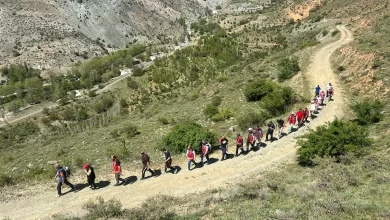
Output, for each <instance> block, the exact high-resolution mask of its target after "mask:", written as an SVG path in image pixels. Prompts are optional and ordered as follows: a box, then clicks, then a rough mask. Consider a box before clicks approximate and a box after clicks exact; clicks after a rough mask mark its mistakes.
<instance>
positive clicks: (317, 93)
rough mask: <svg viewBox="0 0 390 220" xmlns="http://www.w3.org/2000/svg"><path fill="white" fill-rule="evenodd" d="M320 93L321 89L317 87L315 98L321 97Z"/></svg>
mask: <svg viewBox="0 0 390 220" xmlns="http://www.w3.org/2000/svg"><path fill="white" fill-rule="evenodd" d="M320 91H321V87H320V85H317V87H316V88H315V96H318V95H320Z"/></svg>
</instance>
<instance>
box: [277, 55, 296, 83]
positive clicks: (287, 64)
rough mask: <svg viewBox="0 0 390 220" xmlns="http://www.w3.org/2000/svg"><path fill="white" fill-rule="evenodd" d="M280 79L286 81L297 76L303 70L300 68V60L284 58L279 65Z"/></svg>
mask: <svg viewBox="0 0 390 220" xmlns="http://www.w3.org/2000/svg"><path fill="white" fill-rule="evenodd" d="M277 68H278V70H279V73H278V79H279V81H285V80H287V79H291V78H292V77H293V76H294V75H295V74H297V73H298V72H299V71H300V70H301V68H300V67H299V63H298V58H296V57H292V58H284V59H282V60H281V61H280V62H279V63H278V67H277Z"/></svg>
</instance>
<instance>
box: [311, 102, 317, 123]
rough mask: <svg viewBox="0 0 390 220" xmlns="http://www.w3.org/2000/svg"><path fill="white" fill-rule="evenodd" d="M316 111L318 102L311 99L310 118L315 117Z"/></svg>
mask: <svg viewBox="0 0 390 220" xmlns="http://www.w3.org/2000/svg"><path fill="white" fill-rule="evenodd" d="M315 112H316V104H315V103H314V101H311V103H310V118H311V119H314V113H315Z"/></svg>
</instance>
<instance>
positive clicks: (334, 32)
mask: <svg viewBox="0 0 390 220" xmlns="http://www.w3.org/2000/svg"><path fill="white" fill-rule="evenodd" d="M338 33H340V31H339V30H334V31H333V32H332V37H334V36H336V35H337V34H338Z"/></svg>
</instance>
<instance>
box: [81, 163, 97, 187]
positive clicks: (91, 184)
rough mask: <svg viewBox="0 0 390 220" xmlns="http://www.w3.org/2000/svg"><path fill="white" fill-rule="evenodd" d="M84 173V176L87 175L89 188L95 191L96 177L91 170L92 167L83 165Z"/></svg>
mask: <svg viewBox="0 0 390 220" xmlns="http://www.w3.org/2000/svg"><path fill="white" fill-rule="evenodd" d="M84 172H85V174H87V182H88V184H89V187H90V188H91V189H97V187H96V184H95V179H96V175H95V170H94V169H93V167H92V166H91V165H89V164H87V163H86V164H85V165H84Z"/></svg>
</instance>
